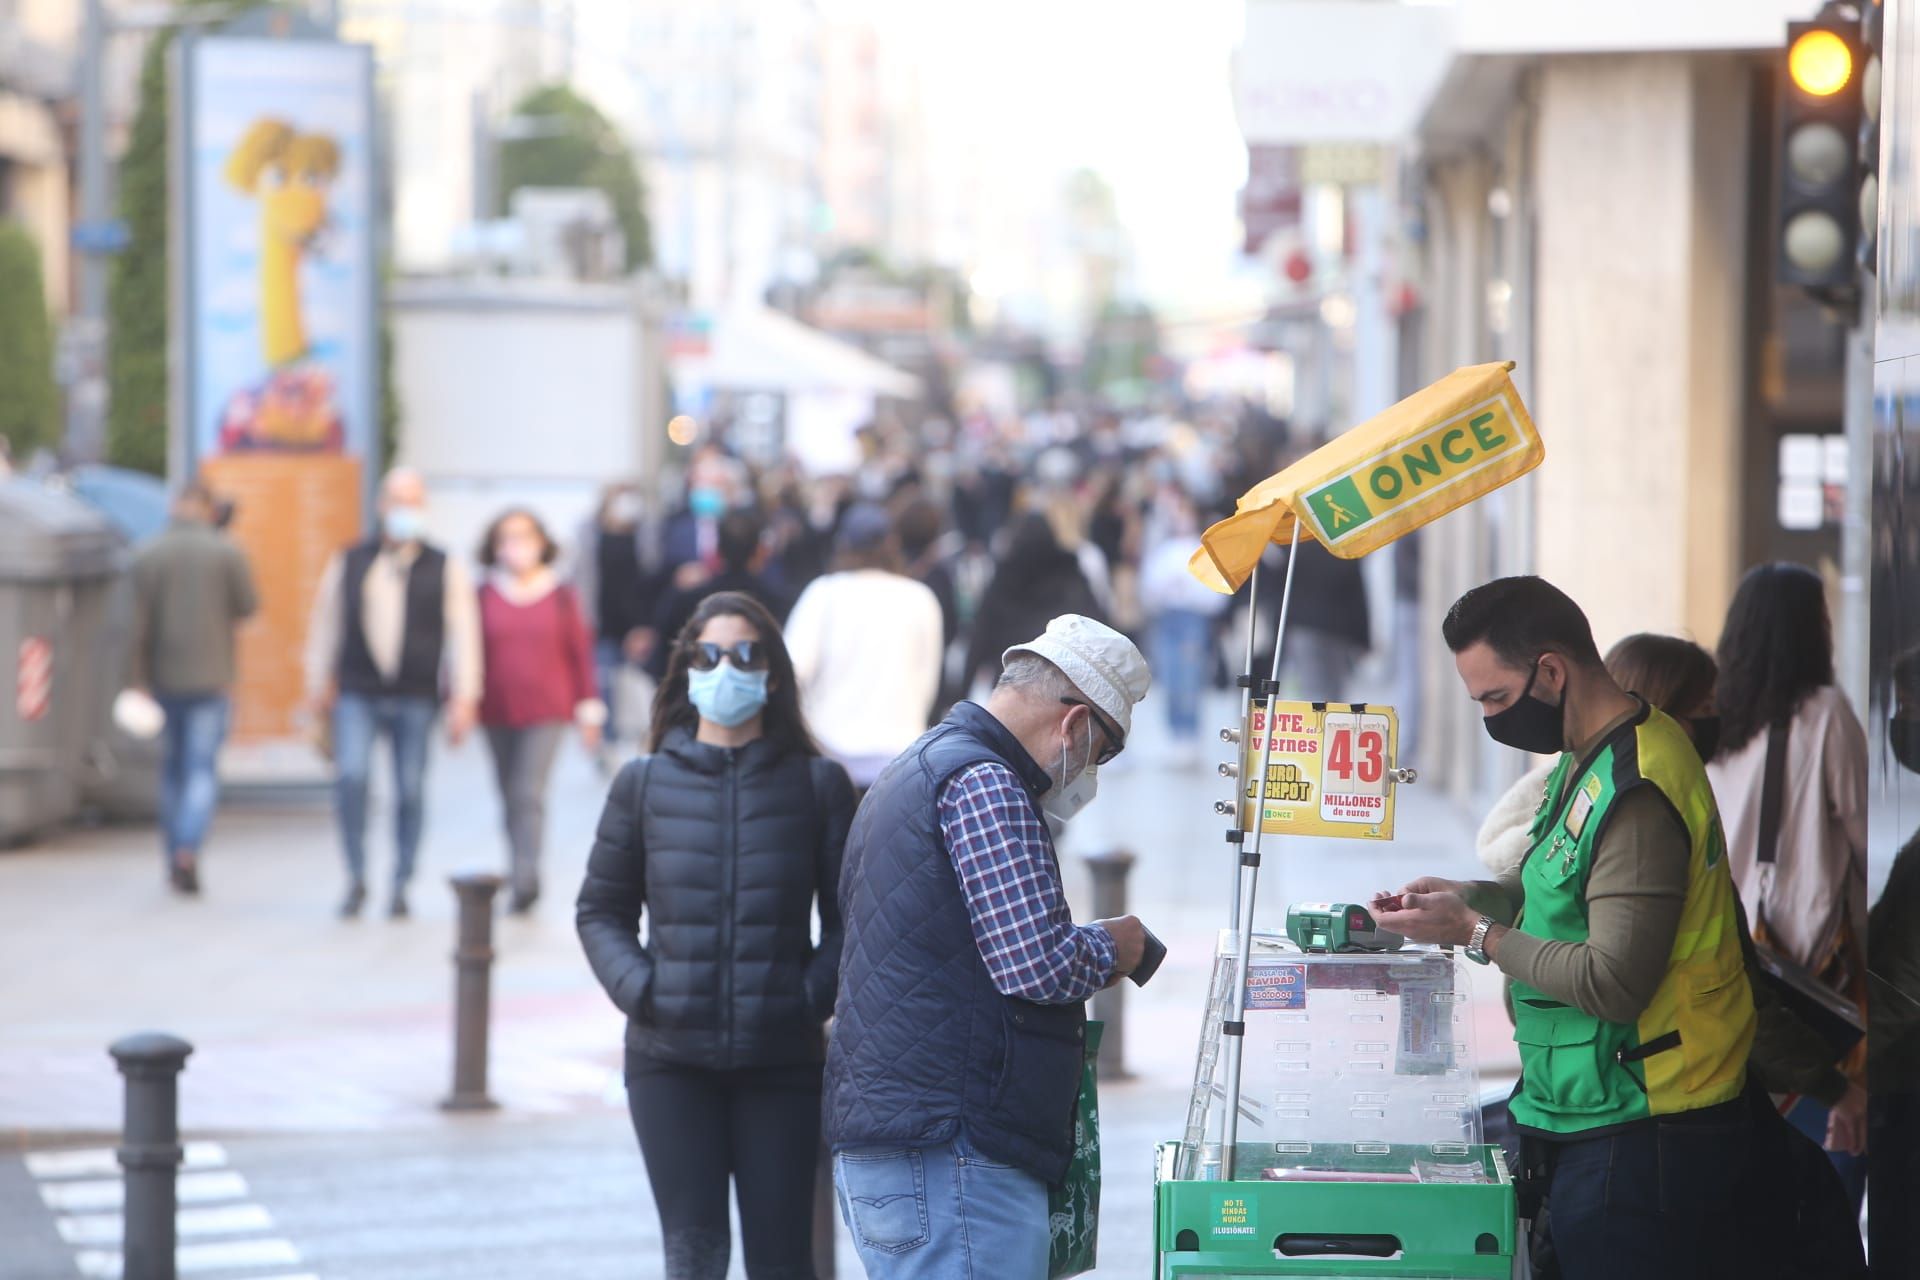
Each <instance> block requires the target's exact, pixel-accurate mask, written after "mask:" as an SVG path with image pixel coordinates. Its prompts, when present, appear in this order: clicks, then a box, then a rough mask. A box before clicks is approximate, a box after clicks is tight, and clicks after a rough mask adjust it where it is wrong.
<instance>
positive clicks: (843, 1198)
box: [824, 615, 1149, 1280]
mask: <svg viewBox="0 0 1920 1280" xmlns="http://www.w3.org/2000/svg"><path fill="white" fill-rule="evenodd" d="M1004 663H1005V670H1004V672H1003V673H1002V675H1001V677H1000V682H999V684H998V686H997V687H996V688H995V689H994V691H993V695H992V697H991V698H989V699H988V701H987V704H986V705H985V706H984V707H982V706H978V705H976V704H974V703H971V702H963V703H961V704H960V705H959V706H958V707H956V708H954V710H953V713H952V714H951V715H949V716H948V717H947V718H946V720H944V721H943V722H941V723H940V724H939V725H938V726H936V727H935V728H934V729H932V730H931V731H929V732H928V733H927V734H926V735H925V736H924V737H922V738H921V739H920V740H919V741H918V742H917V743H915V744H914V745H913V746H912V747H910V748H908V750H907V751H906V753H905V754H904V755H902V756H901V757H900V758H899V759H897V760H895V761H894V762H893V764H891V765H889V766H888V767H887V769H886V770H885V771H884V772H883V773H882V774H881V775H880V777H879V779H878V780H877V781H876V782H875V783H874V785H873V788H872V790H871V791H870V792H869V793H868V795H867V798H866V801H865V803H864V804H863V805H862V806H861V808H860V812H859V814H858V815H857V816H856V817H855V819H854V825H853V831H852V834H851V835H850V836H849V838H848V841H847V853H846V866H845V870H844V872H843V874H842V876H841V879H840V899H841V914H842V916H843V917H844V921H845V929H846V937H845V943H844V950H843V956H842V963H841V983H840V994H839V1000H838V1003H837V1004H836V1005H835V1008H834V1018H835V1022H834V1038H833V1043H832V1044H831V1045H830V1046H829V1049H828V1056H827V1094H826V1100H825V1105H824V1112H825V1114H824V1121H825V1129H826V1137H827V1140H828V1142H829V1143H830V1144H831V1146H832V1147H833V1150H834V1181H835V1185H836V1187H837V1188H838V1190H839V1194H840V1212H841V1215H842V1217H844V1218H845V1219H846V1221H847V1225H848V1227H849V1228H850V1229H851V1230H852V1232H853V1237H854V1241H855V1243H856V1244H857V1245H858V1247H859V1250H860V1257H861V1261H862V1262H863V1263H864V1264H865V1266H866V1269H867V1274H868V1275H869V1276H871V1277H875V1278H876V1280H879V1278H880V1277H886V1278H888V1280H896V1278H898V1280H907V1278H911V1280H922V1278H925V1280H948V1278H949V1277H953V1276H968V1275H994V1276H998V1277H1007V1278H1009V1280H1042V1278H1043V1277H1044V1276H1045V1275H1046V1273H1047V1253H1048V1247H1049V1243H1050V1232H1049V1224H1048V1215H1047V1186H1048V1184H1049V1183H1051V1182H1055V1181H1058V1180H1059V1179H1060V1178H1061V1177H1062V1176H1063V1175H1064V1174H1065V1172H1066V1169H1067V1164H1068V1161H1069V1160H1070V1158H1071V1157H1072V1155H1073V1149H1074V1138H1073V1130H1074V1102H1075V1099H1076V1097H1077V1096H1078V1093H1079V1086H1080V1076H1081V1068H1082V1065H1083V1063H1082V1058H1083V1054H1084V1052H1085V1022H1086V1012H1085V1010H1084V1008H1083V1007H1082V1004H1083V1002H1084V1001H1085V1000H1086V999H1087V997H1089V996H1091V995H1092V994H1093V993H1094V992H1095V991H1098V990H1099V989H1101V988H1102V987H1104V986H1107V985H1108V984H1110V983H1112V982H1114V981H1116V980H1117V979H1118V978H1120V977H1122V976H1124V975H1125V974H1127V973H1130V972H1132V970H1133V969H1134V968H1135V967H1136V966H1137V965H1138V964H1139V963H1140V959H1141V956H1142V954H1143V951H1144V948H1145V930H1144V928H1143V927H1142V926H1141V924H1140V922H1139V921H1138V920H1137V919H1135V918H1134V917H1132V916H1125V917H1122V918H1120V919H1117V920H1101V921H1096V922H1094V923H1093V924H1091V925H1076V924H1074V922H1073V917H1072V915H1071V913H1070V912H1069V911H1068V910H1067V904H1066V898H1065V894H1064V893H1063V892H1062V889H1061V884H1060V868H1059V863H1058V860H1057V859H1056V858H1055V855H1054V850H1053V841H1052V838H1051V836H1050V834H1049V832H1048V828H1047V824H1046V821H1045V819H1044V818H1043V816H1042V815H1043V813H1044V814H1045V815H1046V816H1047V817H1053V818H1057V819H1061V820H1066V819H1071V818H1072V816H1073V815H1074V814H1075V813H1077V812H1079V810H1080V809H1081V808H1083V807H1085V805H1086V804H1087V802H1088V801H1090V800H1091V799H1092V798H1093V793H1094V788H1095V785H1096V782H1097V778H1098V775H1097V772H1096V770H1097V768H1098V766H1099V765H1101V764H1104V763H1106V762H1107V761H1109V760H1111V759H1112V758H1113V757H1114V756H1116V755H1118V754H1119V753H1120V751H1121V749H1122V748H1123V747H1124V746H1125V745H1126V739H1127V733H1128V730H1129V729H1130V727H1131V726H1132V723H1133V707H1134V704H1136V703H1138V702H1139V701H1140V700H1141V699H1142V698H1143V697H1145V696H1146V692H1147V685H1148V682H1149V677H1148V672H1147V664H1146V660H1145V659H1144V658H1142V657H1141V656H1140V651H1139V650H1138V649H1136V648H1134V646H1133V644H1132V643H1131V642H1130V641H1128V640H1127V638H1126V637H1125V636H1122V635H1121V634H1120V633H1119V632H1117V631H1114V630H1112V629H1111V628H1109V627H1106V626H1103V625H1101V624H1100V623H1097V622H1094V621H1092V620H1091V619H1089V618H1084V617H1080V616H1078V615H1068V616H1066V617H1060V618H1055V619H1054V620H1053V621H1052V622H1050V623H1049V624H1048V625H1047V629H1046V632H1045V634H1044V635H1042V636H1040V637H1039V638H1038V639H1035V640H1033V641H1030V642H1028V643H1026V644H1023V645H1016V646H1015V647H1014V648H1012V649H1009V650H1007V652H1006V654H1005V655H1004Z"/></svg>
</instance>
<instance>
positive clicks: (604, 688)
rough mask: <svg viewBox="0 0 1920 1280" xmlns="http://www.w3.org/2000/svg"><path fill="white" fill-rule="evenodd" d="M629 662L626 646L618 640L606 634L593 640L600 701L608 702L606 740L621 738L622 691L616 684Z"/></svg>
mask: <svg viewBox="0 0 1920 1280" xmlns="http://www.w3.org/2000/svg"><path fill="white" fill-rule="evenodd" d="M626 664H627V653H626V646H624V645H623V644H621V643H620V642H619V641H618V640H609V639H607V638H606V637H605V636H602V637H600V638H599V639H598V640H595V641H594V642H593V670H594V675H595V677H596V678H597V679H598V680H599V683H600V701H602V702H604V703H606V704H607V723H606V725H605V734H606V740H607V741H608V742H618V741H619V740H620V730H621V728H622V727H623V726H622V725H621V724H620V720H619V714H620V691H619V689H617V688H615V687H614V686H615V685H616V684H617V683H618V681H619V679H620V671H621V669H622V668H623V667H625V666H626Z"/></svg>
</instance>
